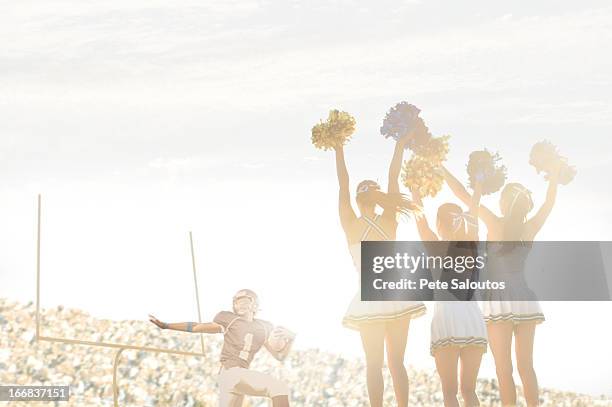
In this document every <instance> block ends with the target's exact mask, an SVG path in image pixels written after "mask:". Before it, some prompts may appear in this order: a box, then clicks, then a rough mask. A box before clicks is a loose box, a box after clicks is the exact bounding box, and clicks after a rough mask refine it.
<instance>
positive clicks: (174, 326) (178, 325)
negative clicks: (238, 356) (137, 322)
mask: <svg viewBox="0 0 612 407" xmlns="http://www.w3.org/2000/svg"><path fill="white" fill-rule="evenodd" d="M149 321H151V322H152V323H154V324H155V325H157V326H158V327H160V328H161V329H171V330H173V331H182V332H198V333H206V334H218V333H222V332H223V327H222V326H221V325H219V324H217V323H215V322H203V323H198V322H174V323H166V322H162V321H160V320H159V319H157V318H155V317H154V316H153V315H149Z"/></svg>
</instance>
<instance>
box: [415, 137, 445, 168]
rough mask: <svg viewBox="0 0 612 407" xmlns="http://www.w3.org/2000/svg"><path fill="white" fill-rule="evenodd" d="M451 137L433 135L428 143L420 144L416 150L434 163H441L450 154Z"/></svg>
mask: <svg viewBox="0 0 612 407" xmlns="http://www.w3.org/2000/svg"><path fill="white" fill-rule="evenodd" d="M449 138H450V136H440V137H431V138H430V139H429V141H428V142H427V143H425V144H423V145H422V146H419V147H418V148H417V149H415V150H414V152H415V153H416V154H417V155H420V156H421V157H423V158H426V159H428V160H430V161H432V162H434V163H441V162H443V161H445V160H446V155H447V154H448V150H449V147H448V139H449Z"/></svg>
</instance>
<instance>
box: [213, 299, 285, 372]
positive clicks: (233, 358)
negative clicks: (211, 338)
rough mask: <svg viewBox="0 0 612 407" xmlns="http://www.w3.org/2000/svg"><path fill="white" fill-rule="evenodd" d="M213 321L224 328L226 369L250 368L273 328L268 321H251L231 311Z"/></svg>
mask: <svg viewBox="0 0 612 407" xmlns="http://www.w3.org/2000/svg"><path fill="white" fill-rule="evenodd" d="M213 321H214V322H215V323H217V324H219V325H221V326H222V327H223V335H224V340H223V348H222V349H221V364H223V366H225V368H226V369H229V368H231V367H236V366H239V367H243V368H245V369H246V368H248V367H249V365H250V364H251V361H252V360H253V357H254V356H255V354H256V353H257V351H259V349H261V347H262V346H263V345H264V343H266V341H267V340H268V336H269V335H270V333H271V332H272V328H273V326H272V324H271V323H270V322H268V321H263V320H261V319H254V320H253V321H249V320H247V319H245V318H242V317H241V316H240V315H238V314H235V313H233V312H230V311H221V312H219V313H218V314H217V315H216V316H215V318H214V319H213Z"/></svg>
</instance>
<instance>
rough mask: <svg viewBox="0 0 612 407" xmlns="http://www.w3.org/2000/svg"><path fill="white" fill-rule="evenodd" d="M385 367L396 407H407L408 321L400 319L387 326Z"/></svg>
mask: <svg viewBox="0 0 612 407" xmlns="http://www.w3.org/2000/svg"><path fill="white" fill-rule="evenodd" d="M386 326H387V338H386V339H387V366H389V371H390V372H391V379H392V380H393V390H395V399H396V400H397V406H398V407H407V406H408V389H409V384H408V373H407V372H406V367H405V366H404V353H405V351H406V342H407V340H408V328H409V326H410V319H407V318H406V319H402V320H399V321H396V322H391V323H388V324H387V325H386Z"/></svg>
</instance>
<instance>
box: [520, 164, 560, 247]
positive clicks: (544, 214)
mask: <svg viewBox="0 0 612 407" xmlns="http://www.w3.org/2000/svg"><path fill="white" fill-rule="evenodd" d="M558 186H559V171H556V172H555V174H551V175H550V178H549V181H548V191H547V192H546V200H545V201H544V203H543V204H542V206H541V207H540V209H539V210H538V212H537V213H536V214H535V216H534V217H533V218H531V219H529V221H527V223H526V224H525V234H526V235H527V236H526V239H527V240H533V239H534V238H535V236H536V235H537V234H538V232H539V231H540V229H542V226H544V223H545V222H546V219H548V215H550V213H551V212H552V209H553V207H554V206H555V201H556V200H557V189H558Z"/></svg>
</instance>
